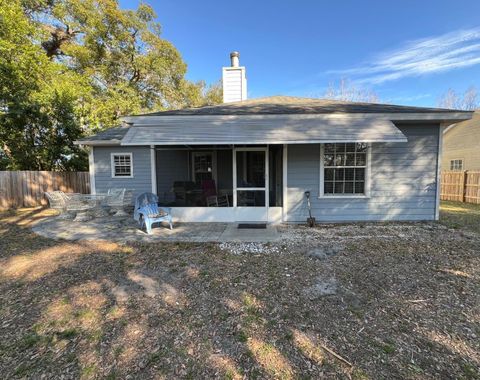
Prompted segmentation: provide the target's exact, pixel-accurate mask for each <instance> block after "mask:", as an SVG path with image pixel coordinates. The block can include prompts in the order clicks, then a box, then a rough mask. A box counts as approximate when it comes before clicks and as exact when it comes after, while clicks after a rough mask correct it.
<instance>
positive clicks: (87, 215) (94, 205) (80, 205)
mask: <svg viewBox="0 0 480 380" xmlns="http://www.w3.org/2000/svg"><path fill="white" fill-rule="evenodd" d="M106 197H107V194H75V195H74V196H72V197H71V199H70V201H69V202H68V204H67V211H69V212H74V213H75V218H74V219H73V220H75V221H77V222H82V221H86V220H90V219H92V217H96V218H98V217H103V216H108V212H107V211H106V210H104V209H103V207H102V203H103V201H104V200H105V198H106ZM92 214H93V216H92Z"/></svg>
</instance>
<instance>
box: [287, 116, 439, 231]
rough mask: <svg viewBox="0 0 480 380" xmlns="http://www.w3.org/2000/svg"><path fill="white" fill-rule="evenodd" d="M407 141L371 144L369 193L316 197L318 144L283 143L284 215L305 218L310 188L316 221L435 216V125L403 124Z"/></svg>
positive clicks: (425, 217)
mask: <svg viewBox="0 0 480 380" xmlns="http://www.w3.org/2000/svg"><path fill="white" fill-rule="evenodd" d="M398 127H399V129H400V130H401V131H402V132H403V133H404V135H405V136H407V138H408V142H406V143H374V144H372V155H371V156H372V157H371V160H372V164H371V187H370V189H371V192H370V195H371V196H370V198H368V199H367V198H360V199H359V198H346V199H338V198H336V199H328V198H318V195H319V183H320V173H319V172H320V161H319V157H320V146H319V145H318V144H310V145H289V146H288V174H287V178H288V186H287V191H288V221H291V222H304V221H305V220H306V218H307V216H308V209H307V205H306V201H305V196H304V192H305V191H306V190H309V191H310V192H311V197H312V198H311V201H312V213H313V216H315V217H316V218H317V220H318V221H320V222H344V221H362V220H364V221H382V220H403V221H405V220H433V219H434V218H435V207H436V202H435V196H436V186H437V181H436V165H437V152H438V131H439V126H438V125H432V124H429V125H428V124H427V125H403V126H400V125H399V126H398Z"/></svg>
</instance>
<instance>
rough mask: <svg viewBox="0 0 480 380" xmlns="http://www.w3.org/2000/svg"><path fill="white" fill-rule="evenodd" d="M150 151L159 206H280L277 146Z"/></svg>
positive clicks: (280, 182) (156, 149) (280, 191)
mask: <svg viewBox="0 0 480 380" xmlns="http://www.w3.org/2000/svg"><path fill="white" fill-rule="evenodd" d="M154 149H155V173H156V185H157V189H156V190H157V195H158V198H159V202H160V204H161V205H162V206H169V207H259V208H265V207H281V206H282V188H283V183H282V170H283V169H282V167H283V166H282V159H283V157H282V154H283V146H282V145H270V146H266V145H265V146H231V145H230V146H227V145H225V146H219V145H217V146H194V147H190V146H165V147H162V146H155V148H154Z"/></svg>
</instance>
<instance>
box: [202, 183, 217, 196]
mask: <svg viewBox="0 0 480 380" xmlns="http://www.w3.org/2000/svg"><path fill="white" fill-rule="evenodd" d="M201 188H202V197H203V199H205V200H206V199H207V198H208V197H211V196H213V195H217V186H216V185H215V181H214V180H213V179H204V180H203V181H202V184H201Z"/></svg>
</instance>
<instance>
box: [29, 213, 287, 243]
mask: <svg viewBox="0 0 480 380" xmlns="http://www.w3.org/2000/svg"><path fill="white" fill-rule="evenodd" d="M32 229H33V231H34V232H35V233H37V234H38V235H40V236H43V237H47V238H50V239H65V240H109V241H115V242H132V241H145V242H151V241H169V242H192V243H205V242H212V243H213V242H216V243H228V242H261V243H271V242H276V241H278V240H280V238H281V233H280V232H279V231H278V229H277V227H276V226H272V225H268V226H267V228H266V229H238V228H237V223H176V224H174V228H173V230H170V229H169V228H168V227H166V225H161V226H158V227H156V228H154V229H153V234H151V235H148V234H147V233H146V232H145V231H144V230H141V229H140V228H139V225H138V223H137V222H136V221H135V220H133V218H132V217H131V216H126V217H123V216H119V217H116V216H109V217H101V218H95V219H92V220H89V221H84V222H77V221H74V220H71V219H62V218H59V217H50V218H45V219H43V220H40V221H39V222H37V223H36V224H35V225H34V226H33V228H32Z"/></svg>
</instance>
